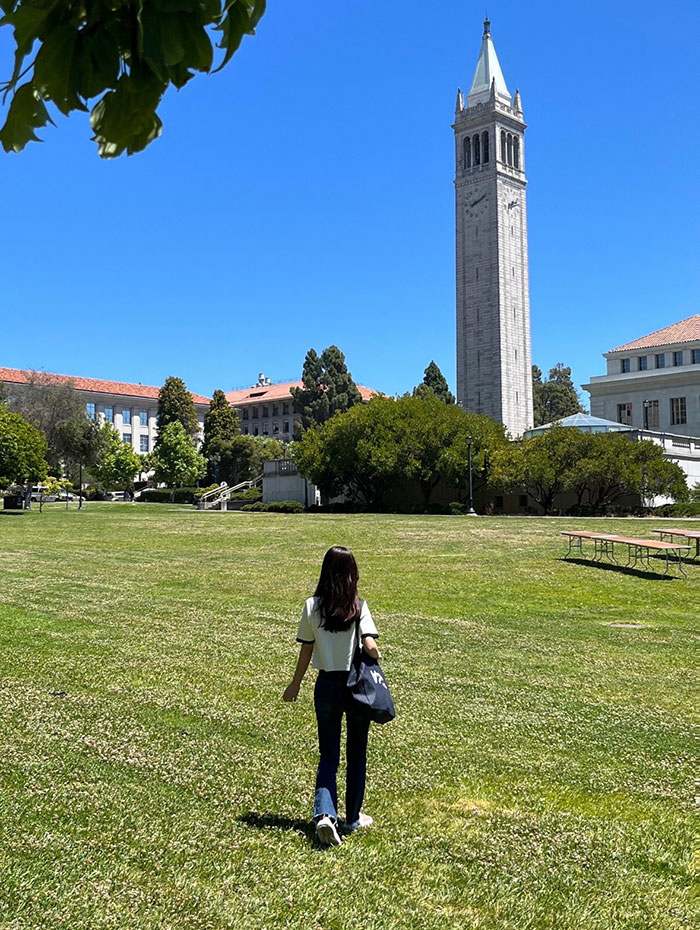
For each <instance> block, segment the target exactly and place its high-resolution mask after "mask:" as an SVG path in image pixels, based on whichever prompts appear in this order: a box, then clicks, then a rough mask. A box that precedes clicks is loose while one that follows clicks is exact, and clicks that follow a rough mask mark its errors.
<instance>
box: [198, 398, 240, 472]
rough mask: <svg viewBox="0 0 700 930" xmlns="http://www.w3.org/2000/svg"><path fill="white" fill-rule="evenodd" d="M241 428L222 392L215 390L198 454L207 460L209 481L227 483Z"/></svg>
mask: <svg viewBox="0 0 700 930" xmlns="http://www.w3.org/2000/svg"><path fill="white" fill-rule="evenodd" d="M240 431H241V427H240V423H239V420H238V414H237V413H236V411H235V410H234V409H233V407H232V406H231V405H230V404H229V402H228V401H227V400H226V395H225V394H224V392H223V391H219V390H216V391H214V395H213V397H212V399H211V401H210V402H209V410H207V412H206V414H205V416H204V441H203V443H202V448H201V449H200V452H201V453H202V455H203V456H204V458H205V459H206V460H207V479H208V480H209V481H228V477H224V472H227V471H230V465H229V464H228V463H230V462H231V460H232V453H233V445H234V440H235V438H236V437H237V436H238V435H239V434H240Z"/></svg>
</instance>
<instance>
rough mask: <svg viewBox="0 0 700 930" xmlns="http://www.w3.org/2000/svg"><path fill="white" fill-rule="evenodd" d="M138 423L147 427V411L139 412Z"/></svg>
mask: <svg viewBox="0 0 700 930" xmlns="http://www.w3.org/2000/svg"><path fill="white" fill-rule="evenodd" d="M139 423H140V424H141V426H148V411H147V410H139Z"/></svg>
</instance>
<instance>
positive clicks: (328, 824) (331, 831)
mask: <svg viewBox="0 0 700 930" xmlns="http://www.w3.org/2000/svg"><path fill="white" fill-rule="evenodd" d="M316 837H317V839H318V841H319V843H323V845H324V846H340V844H341V843H342V842H343V841H342V839H341V838H340V834H339V833H338V830H337V828H336V825H335V824H334V823H333V821H332V820H331V818H330V817H328V815H326V816H324V817H321V818H320V819H319V820H317V821H316Z"/></svg>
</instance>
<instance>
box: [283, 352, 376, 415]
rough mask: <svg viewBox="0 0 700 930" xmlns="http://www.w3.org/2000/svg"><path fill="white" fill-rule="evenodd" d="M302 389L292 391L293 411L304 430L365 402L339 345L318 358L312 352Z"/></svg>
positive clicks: (306, 362) (308, 354) (305, 361)
mask: <svg viewBox="0 0 700 930" xmlns="http://www.w3.org/2000/svg"><path fill="white" fill-rule="evenodd" d="M301 380H302V384H303V386H302V387H300V388H292V389H291V394H292V398H293V401H294V410H295V412H296V413H298V414H300V415H301V426H302V431H303V430H305V429H308V428H309V427H310V426H317V425H318V424H320V423H325V422H326V420H329V419H330V418H331V417H332V416H333V414H335V413H339V412H340V413H343V412H344V411H346V410H349V409H350V408H351V407H353V406H354V405H355V404H359V403H361V401H362V395H361V394H360V392H359V391H358V389H357V385H356V384H355V382H354V381H353V380H352V375H351V374H350V372H349V371H348V369H347V365H346V364H345V356H344V355H343V353H342V352H341V351H340V349H339V348H338V347H337V346H328V348H326V349H324V350H323V352H322V353H321V355H320V356H319V355H318V354H317V352H316V350H315V349H309V351H308V352H307V353H306V358H305V359H304V369H303V371H302V376H301Z"/></svg>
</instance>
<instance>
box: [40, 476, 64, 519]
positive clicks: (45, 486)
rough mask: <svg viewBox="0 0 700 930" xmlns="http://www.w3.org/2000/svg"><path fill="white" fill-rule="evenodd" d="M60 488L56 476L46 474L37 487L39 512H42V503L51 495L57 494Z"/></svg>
mask: <svg viewBox="0 0 700 930" xmlns="http://www.w3.org/2000/svg"><path fill="white" fill-rule="evenodd" d="M60 490H61V482H60V481H59V480H58V478H55V477H54V476H53V475H48V476H47V477H46V478H44V480H43V481H42V482H41V485H40V488H39V513H43V511H44V504H45V503H46V501H47V500H48V499H49V497H52V496H53V495H54V494H58V493H59V491H60Z"/></svg>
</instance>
